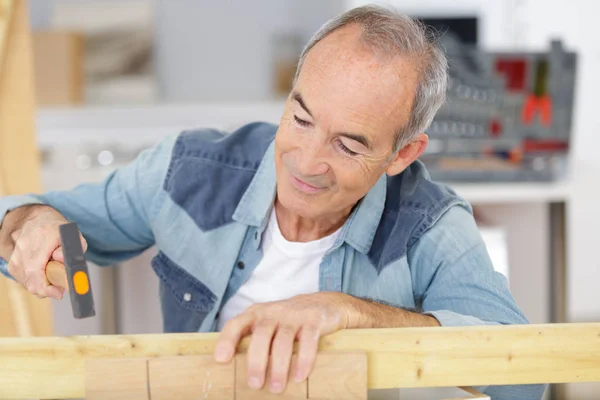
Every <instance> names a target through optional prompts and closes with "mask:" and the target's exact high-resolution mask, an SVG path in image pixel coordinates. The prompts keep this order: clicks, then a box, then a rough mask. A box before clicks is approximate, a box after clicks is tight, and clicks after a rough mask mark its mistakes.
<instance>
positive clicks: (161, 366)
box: [148, 355, 235, 400]
mask: <svg viewBox="0 0 600 400" xmlns="http://www.w3.org/2000/svg"><path fill="white" fill-rule="evenodd" d="M148 376H149V381H150V394H151V398H152V400H172V399H177V400H204V399H214V400H234V399H235V390H234V382H235V362H232V363H230V364H227V365H223V364H218V363H217V362H216V361H214V358H213V357H212V356H211V355H204V356H179V357H160V358H154V359H150V360H149V361H148Z"/></svg>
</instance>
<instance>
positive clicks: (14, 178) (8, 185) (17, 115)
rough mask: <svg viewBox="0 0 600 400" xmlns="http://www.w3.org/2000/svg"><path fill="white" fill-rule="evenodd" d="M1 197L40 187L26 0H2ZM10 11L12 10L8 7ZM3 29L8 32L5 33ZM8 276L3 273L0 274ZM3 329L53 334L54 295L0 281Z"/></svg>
mask: <svg viewBox="0 0 600 400" xmlns="http://www.w3.org/2000/svg"><path fill="white" fill-rule="evenodd" d="M0 4H3V6H4V8H3V10H5V11H4V12H3V13H2V14H0V15H1V16H2V18H4V19H3V21H4V23H1V22H0V45H2V43H3V45H2V46H3V47H4V51H3V52H2V46H0V185H1V186H0V196H3V195H9V194H22V193H29V192H39V190H40V176H39V171H40V161H39V156H38V151H37V148H36V141H35V127H34V118H35V97H34V82H33V60H32V52H31V35H30V30H29V22H28V13H27V2H26V1H25V0H14V1H7V0H0ZM8 11H10V12H8ZM3 32H4V37H2V33H3ZM0 279H3V280H4V277H0ZM0 289H1V290H0V303H5V304H8V305H9V307H2V308H1V309H0V325H4V327H3V328H2V329H0V334H2V335H4V334H6V335H13V334H14V335H20V336H30V335H38V336H45V335H51V334H52V332H53V327H52V313H51V303H50V300H40V299H38V298H37V297H35V296H33V295H31V294H29V293H28V292H26V291H25V290H24V289H23V288H21V287H20V286H17V285H16V284H14V283H13V282H9V281H6V280H4V281H3V282H2V283H0Z"/></svg>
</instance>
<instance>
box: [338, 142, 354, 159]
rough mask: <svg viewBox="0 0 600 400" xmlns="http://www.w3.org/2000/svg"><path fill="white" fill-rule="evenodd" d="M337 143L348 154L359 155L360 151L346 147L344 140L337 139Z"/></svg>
mask: <svg viewBox="0 0 600 400" xmlns="http://www.w3.org/2000/svg"><path fill="white" fill-rule="evenodd" d="M336 143H337V146H338V147H339V149H340V150H341V151H343V152H344V153H346V154H348V155H349V156H357V155H358V153H357V152H355V151H352V150H350V149H349V148H348V147H346V146H345V145H344V143H342V141H341V140H337V141H336Z"/></svg>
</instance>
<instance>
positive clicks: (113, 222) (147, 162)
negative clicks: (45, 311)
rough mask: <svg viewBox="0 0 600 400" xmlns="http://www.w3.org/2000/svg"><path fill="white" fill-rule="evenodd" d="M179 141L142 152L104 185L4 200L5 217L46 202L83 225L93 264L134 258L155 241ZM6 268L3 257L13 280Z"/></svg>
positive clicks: (0, 207) (0, 263)
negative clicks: (156, 217)
mask: <svg viewBox="0 0 600 400" xmlns="http://www.w3.org/2000/svg"><path fill="white" fill-rule="evenodd" d="M175 139H176V136H175V135H171V136H168V137H167V138H165V139H164V140H162V141H161V142H160V143H158V144H157V145H155V146H153V147H152V148H149V149H146V150H144V151H142V152H141V153H140V155H138V157H136V159H135V160H134V161H132V162H131V163H130V164H128V165H126V166H124V167H121V168H119V169H116V170H115V171H113V172H112V173H111V174H110V175H109V176H108V177H107V178H106V179H104V180H103V181H102V182H99V183H86V184H81V185H79V186H77V187H75V188H73V189H72V190H68V191H50V192H46V193H43V194H27V195H18V196H6V197H3V198H0V218H2V219H3V218H4V217H5V215H6V213H8V212H9V211H11V210H13V209H15V208H17V207H20V206H24V205H29V204H45V205H48V206H50V207H53V208H55V209H56V210H57V211H59V212H60V213H61V214H62V215H63V216H64V217H65V218H66V219H67V220H69V221H71V222H75V223H76V224H77V226H78V228H79V230H80V232H81V233H82V235H83V236H84V238H85V239H86V241H87V243H88V249H87V252H86V258H87V259H88V260H90V261H92V262H94V263H95V264H98V265H110V264H114V263H116V262H119V261H124V260H127V259H129V258H132V257H134V256H136V255H138V254H140V253H141V252H143V251H144V250H146V249H147V248H149V247H151V246H152V245H153V244H154V242H155V240H154V234H153V230H152V221H153V217H154V215H155V214H156V213H157V212H158V210H159V209H160V199H161V195H164V193H163V191H162V185H163V182H164V179H165V176H166V173H167V170H168V165H169V162H170V158H171V152H172V147H173V145H174V142H175ZM6 266H7V264H6V260H2V259H0V272H2V273H3V274H5V275H7V276H8V272H7V270H6Z"/></svg>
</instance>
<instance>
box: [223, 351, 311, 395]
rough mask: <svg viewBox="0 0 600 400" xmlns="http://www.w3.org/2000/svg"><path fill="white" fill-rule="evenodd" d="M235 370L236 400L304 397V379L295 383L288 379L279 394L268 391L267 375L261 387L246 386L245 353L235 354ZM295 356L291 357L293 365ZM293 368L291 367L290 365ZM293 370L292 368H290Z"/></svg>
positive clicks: (268, 373) (305, 392)
mask: <svg viewBox="0 0 600 400" xmlns="http://www.w3.org/2000/svg"><path fill="white" fill-rule="evenodd" d="M235 358H236V372H235V399H236V400H299V399H306V398H307V397H308V395H307V386H306V381H303V382H300V383H296V382H294V381H293V380H290V381H289V382H288V384H287V386H286V389H285V391H284V392H283V393H281V394H275V393H271V392H270V391H269V375H270V371H267V378H266V381H265V385H264V386H263V387H262V389H259V390H256V389H250V387H249V386H248V364H247V358H246V354H238V355H236V357H235ZM295 362H296V357H295V356H293V358H292V365H295ZM292 368H293V367H292ZM292 370H293V369H292Z"/></svg>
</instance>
